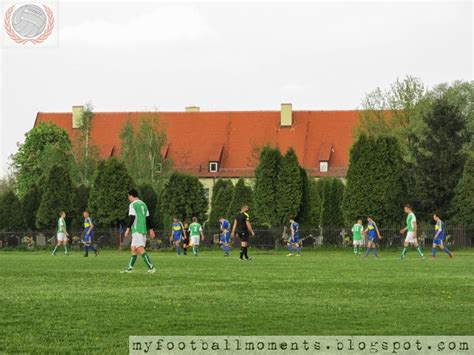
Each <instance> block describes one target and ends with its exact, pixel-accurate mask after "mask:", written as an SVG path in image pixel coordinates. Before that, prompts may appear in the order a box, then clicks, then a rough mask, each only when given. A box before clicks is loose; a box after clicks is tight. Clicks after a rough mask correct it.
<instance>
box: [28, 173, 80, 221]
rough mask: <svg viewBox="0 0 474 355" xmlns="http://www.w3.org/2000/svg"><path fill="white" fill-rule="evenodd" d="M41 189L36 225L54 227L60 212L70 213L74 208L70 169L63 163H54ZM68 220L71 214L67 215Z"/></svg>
mask: <svg viewBox="0 0 474 355" xmlns="http://www.w3.org/2000/svg"><path fill="white" fill-rule="evenodd" d="M44 181H45V183H44V185H43V186H42V191H41V203H40V206H39V208H38V211H37V213H36V227H37V228H39V229H53V228H55V227H56V222H57V220H58V218H59V212H61V211H65V212H66V213H70V212H71V211H72V210H73V208H72V203H73V199H72V193H71V191H73V187H72V181H71V177H70V175H69V170H68V169H66V168H65V167H63V166H62V165H54V166H53V167H52V168H51V170H50V171H49V173H48V174H47V176H46V177H45V180H44ZM67 218H68V220H70V219H71V216H68V217H67Z"/></svg>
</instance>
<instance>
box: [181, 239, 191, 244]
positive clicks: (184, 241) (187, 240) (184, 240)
mask: <svg viewBox="0 0 474 355" xmlns="http://www.w3.org/2000/svg"><path fill="white" fill-rule="evenodd" d="M181 243H183V245H189V238H183V239H181Z"/></svg>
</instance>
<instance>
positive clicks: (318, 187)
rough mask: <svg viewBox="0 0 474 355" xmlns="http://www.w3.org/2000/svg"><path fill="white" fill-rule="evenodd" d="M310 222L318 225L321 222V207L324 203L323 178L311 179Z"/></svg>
mask: <svg viewBox="0 0 474 355" xmlns="http://www.w3.org/2000/svg"><path fill="white" fill-rule="evenodd" d="M309 193H310V195H311V197H310V203H311V208H310V212H311V214H310V224H311V225H312V226H315V227H318V226H319V225H320V223H321V208H322V203H323V193H324V191H323V180H321V179H319V180H309Z"/></svg>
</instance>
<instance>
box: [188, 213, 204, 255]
mask: <svg viewBox="0 0 474 355" xmlns="http://www.w3.org/2000/svg"><path fill="white" fill-rule="evenodd" d="M189 239H190V241H191V246H192V251H193V254H194V256H197V255H198V252H199V243H200V241H201V240H204V233H203V231H202V226H201V225H200V224H199V223H198V219H197V217H193V223H191V224H190V225H189Z"/></svg>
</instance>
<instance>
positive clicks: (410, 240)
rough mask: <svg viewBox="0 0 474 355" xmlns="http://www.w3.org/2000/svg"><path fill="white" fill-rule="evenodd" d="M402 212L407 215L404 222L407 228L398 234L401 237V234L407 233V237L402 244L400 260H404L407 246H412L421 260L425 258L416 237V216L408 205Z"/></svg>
mask: <svg viewBox="0 0 474 355" xmlns="http://www.w3.org/2000/svg"><path fill="white" fill-rule="evenodd" d="M404 211H405V213H406V214H407V220H406V223H407V226H406V227H405V228H403V229H402V230H401V231H400V234H402V235H403V233H405V232H407V236H406V238H405V242H404V243H403V251H402V255H401V256H400V259H404V258H405V254H406V253H407V250H408V245H409V244H413V246H414V247H415V248H416V250H418V254H420V256H421V258H422V259H424V258H425V256H424V255H423V252H422V251H421V247H420V246H419V245H418V239H417V237H416V232H417V229H418V225H417V223H416V216H415V214H414V213H413V211H412V208H411V206H410V205H405V207H404Z"/></svg>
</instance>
